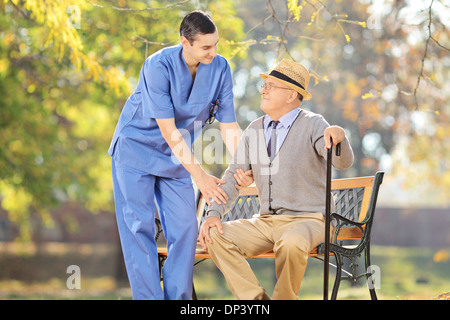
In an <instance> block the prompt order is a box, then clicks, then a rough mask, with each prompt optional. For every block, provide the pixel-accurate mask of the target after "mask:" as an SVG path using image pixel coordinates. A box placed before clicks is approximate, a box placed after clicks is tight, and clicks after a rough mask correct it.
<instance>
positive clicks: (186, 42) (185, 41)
mask: <svg viewBox="0 0 450 320" xmlns="http://www.w3.org/2000/svg"><path fill="white" fill-rule="evenodd" d="M180 41H181V44H182V45H183V48H190V47H192V44H191V42H190V41H189V40H188V39H187V38H186V37H185V36H181V37H180Z"/></svg>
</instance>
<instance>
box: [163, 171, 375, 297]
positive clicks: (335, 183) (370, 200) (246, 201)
mask: <svg viewBox="0 0 450 320" xmlns="http://www.w3.org/2000/svg"><path fill="white" fill-rule="evenodd" d="M383 175H384V173H383V172H377V173H376V174H375V176H373V177H358V178H350V179H339V180H332V182H331V190H332V193H333V198H334V202H335V204H336V212H334V213H332V214H331V219H332V221H335V223H336V232H335V234H334V236H333V239H332V241H331V243H330V255H332V256H334V257H335V260H336V265H335V267H336V278H335V282H334V286H333V291H332V294H331V299H336V298H337V293H338V290H339V285H340V281H341V279H345V280H350V281H353V282H355V281H357V280H358V279H359V278H361V277H366V279H367V280H368V284H369V292H370V296H371V298H372V300H376V299H377V296H376V293H375V288H374V283H373V279H372V278H373V277H372V274H371V273H370V272H369V271H367V272H364V273H363V274H361V275H356V274H355V273H356V259H357V258H358V257H360V256H361V254H362V253H363V254H364V261H365V270H370V269H368V268H369V267H370V266H371V262H370V233H371V229H372V223H373V217H374V213H375V207H376V201H377V196H378V190H379V187H380V185H381V183H382V180H383ZM324 198H325V197H324ZM324 200H325V199H324ZM207 209H208V206H207V204H206V201H205V199H204V198H203V197H201V196H200V197H199V198H198V202H197V220H198V225H199V228H200V226H201V224H202V223H203V221H204V220H205V219H206V217H205V214H206V211H207ZM258 212H259V201H258V190H257V189H256V187H252V186H251V187H247V188H243V189H242V190H241V191H240V194H239V197H238V198H237V199H236V201H235V202H234V204H233V206H232V207H231V209H230V211H229V212H228V213H227V214H226V215H225V216H224V218H223V220H222V222H226V221H231V220H237V219H248V218H251V217H252V216H253V215H255V214H257V213H258ZM156 224H157V230H158V232H157V237H158V236H159V234H160V233H161V226H160V224H159V221H157V223H156ZM355 240H356V241H357V242H358V243H357V244H354V243H352V244H348V242H349V241H351V242H355ZM323 247H324V245H323V244H321V245H319V246H318V247H317V248H314V249H313V250H311V252H310V253H309V256H310V257H314V258H317V259H320V260H322V259H321V257H323V256H324V254H323V253H324V248H323ZM158 258H159V268H160V269H159V270H160V275H161V281H162V280H163V279H162V267H163V265H164V261H165V260H166V258H167V248H164V247H160V248H158ZM195 258H196V259H199V260H200V261H198V262H197V263H196V264H198V263H200V262H201V261H203V260H205V259H210V256H209V254H208V253H207V252H205V251H204V250H203V249H201V248H199V249H197V250H196V253H195ZM252 258H274V253H273V251H270V252H266V253H264V254H260V255H258V256H255V257H252ZM343 258H347V259H350V261H351V262H352V263H351V264H350V265H351V267H352V268H351V269H352V270H350V271H346V270H343ZM342 272H344V273H345V274H346V275H345V276H342ZM369 281H371V283H369ZM196 298H197V297H196V294H195V290H193V299H196Z"/></svg>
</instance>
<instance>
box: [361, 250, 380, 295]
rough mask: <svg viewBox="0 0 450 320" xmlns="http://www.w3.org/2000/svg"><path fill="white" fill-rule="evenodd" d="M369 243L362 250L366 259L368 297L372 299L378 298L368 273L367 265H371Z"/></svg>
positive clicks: (370, 275)
mask: <svg viewBox="0 0 450 320" xmlns="http://www.w3.org/2000/svg"><path fill="white" fill-rule="evenodd" d="M369 249H370V245H367V247H366V249H365V250H364V256H365V261H366V279H367V285H368V286H369V293H370V298H371V299H372V300H378V298H377V294H376V292H375V284H374V281H373V277H372V273H370V274H369V267H371V265H372V264H371V263H370V250H369Z"/></svg>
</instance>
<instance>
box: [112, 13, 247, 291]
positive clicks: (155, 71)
mask: <svg viewBox="0 0 450 320" xmlns="http://www.w3.org/2000/svg"><path fill="white" fill-rule="evenodd" d="M180 40H181V43H180V44H179V45H176V46H173V47H168V48H164V49H162V50H160V51H158V52H156V53H154V54H153V55H151V56H150V57H148V58H147V59H146V60H145V62H144V65H143V67H142V70H141V72H140V76H139V82H138V85H137V88H136V90H135V91H134V92H133V93H132V94H131V96H130V97H129V98H128V100H127V102H126V103H125V106H124V108H123V110H122V113H121V115H120V118H119V121H118V123H117V127H116V130H115V132H114V136H113V139H112V142H111V146H110V148H109V151H108V153H109V155H111V156H112V177H113V188H114V201H115V206H116V217H117V224H118V229H119V234H120V240H121V245H122V251H123V255H124V260H125V265H126V269H127V274H128V279H129V282H130V286H131V290H132V295H133V299H158V300H161V299H171V300H175V299H190V297H191V295H192V276H193V265H194V254H195V247H196V242H197V241H196V239H197V232H198V230H197V220H196V214H195V212H196V208H195V195H194V188H193V184H192V179H191V175H192V177H193V178H194V180H195V183H196V185H197V187H198V189H199V190H200V192H202V194H203V196H205V198H206V199H209V200H208V201H209V202H210V201H215V202H217V203H225V202H226V199H227V195H226V193H225V192H224V191H223V190H222V188H221V187H220V184H221V183H222V184H223V183H225V182H224V181H222V180H220V179H218V178H216V177H214V176H212V175H209V174H207V173H206V172H205V171H204V170H203V169H202V168H201V166H200V165H199V163H198V162H197V160H196V159H195V158H194V155H193V153H192V143H193V141H194V140H195V139H196V138H197V136H198V135H199V134H200V133H201V128H202V127H203V126H204V125H205V124H206V123H211V122H212V121H214V119H217V120H218V121H219V123H220V130H221V133H222V137H223V139H224V141H225V144H226V146H227V149H228V150H229V151H230V153H231V154H232V155H233V154H234V153H235V150H236V147H237V142H238V141H239V139H240V136H241V130H240V128H239V125H238V124H237V122H236V116H235V112H234V103H233V92H232V78H231V72H230V66H229V64H228V62H227V61H226V59H225V58H223V57H222V56H220V55H218V54H217V53H216V51H217V44H218V41H219V35H218V31H217V28H216V26H215V24H214V22H213V21H212V20H211V18H210V17H209V16H208V15H207V14H205V13H204V12H201V11H193V12H191V13H189V14H188V15H186V16H185V17H184V19H183V21H182V22H181V25H180ZM199 128H200V130H199ZM241 178H242V181H244V182H245V181H246V180H245V179H247V183H244V185H243V186H245V185H247V184H250V183H251V182H252V181H253V180H252V178H251V176H250V173H248V172H246V173H244V172H242V174H241ZM248 179H250V180H248ZM155 205H156V208H157V210H158V213H159V216H160V220H161V224H162V228H163V232H164V235H165V237H166V239H167V248H168V258H167V260H166V262H165V264H164V268H163V278H164V284H163V286H164V290H162V288H161V284H160V277H159V269H158V258H157V247H156V242H155V239H154V237H155V222H154V220H155Z"/></svg>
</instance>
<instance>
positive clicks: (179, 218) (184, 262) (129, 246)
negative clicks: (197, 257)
mask: <svg viewBox="0 0 450 320" xmlns="http://www.w3.org/2000/svg"><path fill="white" fill-rule="evenodd" d="M112 177H113V187H114V200H115V205H116V217H117V224H118V228H119V234H120V241H121V245H122V251H123V255H124V260H125V265H126V269H127V274H128V280H129V282H130V286H131V291H132V294H133V299H139V300H142V299H157V300H162V299H170V300H180V299H190V298H191V296H192V276H193V265H194V254H195V248H196V243H197V232H198V230H197V219H196V213H195V212H196V208H195V195H194V189H193V186H192V180H191V179H190V178H182V179H176V178H164V177H157V176H153V175H150V174H147V173H145V172H141V171H139V170H136V169H133V168H128V167H125V166H123V165H120V164H118V163H117V162H115V161H114V159H113V160H112ZM155 202H156V205H157V209H158V213H159V217H160V220H161V225H162V228H163V232H164V235H165V237H166V239H167V248H168V257H167V260H166V262H165V264H164V267H163V279H164V281H163V286H164V292H163V290H162V288H161V283H160V277H159V268H158V253H157V247H156V242H155Z"/></svg>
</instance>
